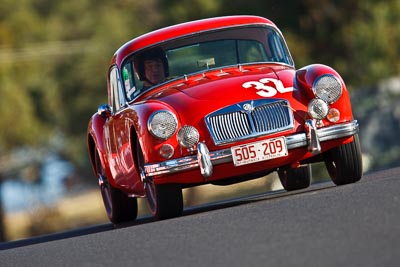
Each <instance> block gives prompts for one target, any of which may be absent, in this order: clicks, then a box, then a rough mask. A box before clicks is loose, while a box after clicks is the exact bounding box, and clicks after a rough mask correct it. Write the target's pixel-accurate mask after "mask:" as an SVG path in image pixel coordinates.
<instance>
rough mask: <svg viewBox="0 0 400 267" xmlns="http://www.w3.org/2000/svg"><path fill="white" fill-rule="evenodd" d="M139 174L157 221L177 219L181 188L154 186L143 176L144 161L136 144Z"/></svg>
mask: <svg viewBox="0 0 400 267" xmlns="http://www.w3.org/2000/svg"><path fill="white" fill-rule="evenodd" d="M136 152H137V161H138V166H139V172H140V175H141V177H142V180H143V181H144V189H145V192H146V197H147V202H148V204H149V208H150V211H151V213H152V215H153V216H154V217H155V218H156V219H157V220H163V219H168V218H173V217H178V216H180V215H181V214H182V212H183V196H182V188H181V187H180V185H178V184H160V185H156V184H155V183H154V180H153V178H152V177H145V175H144V159H143V153H142V150H141V148H140V144H139V143H138V142H137V143H136Z"/></svg>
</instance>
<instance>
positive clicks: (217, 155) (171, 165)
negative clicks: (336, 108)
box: [144, 120, 359, 176]
mask: <svg viewBox="0 0 400 267" xmlns="http://www.w3.org/2000/svg"><path fill="white" fill-rule="evenodd" d="M358 131H359V124H358V121H356V120H353V121H351V122H347V123H342V124H338V125H333V126H329V127H325V128H321V129H317V136H318V139H319V141H321V142H325V141H330V140H334V139H338V138H343V137H348V136H352V135H355V134H357V133H358ZM286 144H287V147H288V150H290V149H295V148H300V147H306V146H308V143H307V136H306V133H299V134H294V135H290V136H287V137H286ZM210 159H211V162H212V165H218V164H222V163H228V162H232V154H231V150H230V149H229V148H227V149H222V150H218V151H213V152H210ZM144 168H145V173H146V176H155V175H160V174H166V173H176V172H180V171H185V170H192V169H195V168H199V163H198V159H197V155H193V156H187V157H183V158H179V159H172V160H167V161H163V162H160V163H154V164H146V165H145V167H144Z"/></svg>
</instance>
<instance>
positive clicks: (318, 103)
mask: <svg viewBox="0 0 400 267" xmlns="http://www.w3.org/2000/svg"><path fill="white" fill-rule="evenodd" d="M328 110H329V107H328V104H326V102H325V101H323V100H322V99H318V98H314V99H313V100H311V101H310V103H309V104H308V113H309V114H310V116H311V117H312V118H313V119H317V120H322V119H323V118H325V117H326V115H328Z"/></svg>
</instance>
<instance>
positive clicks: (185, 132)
mask: <svg viewBox="0 0 400 267" xmlns="http://www.w3.org/2000/svg"><path fill="white" fill-rule="evenodd" d="M199 138H200V136H199V132H198V131H197V129H196V128H194V127H193V126H189V125H185V126H183V127H182V128H181V129H180V130H179V132H178V135H177V139H178V142H179V144H180V145H181V146H183V147H187V148H192V147H194V146H195V145H197V143H198V142H199Z"/></svg>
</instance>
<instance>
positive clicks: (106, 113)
mask: <svg viewBox="0 0 400 267" xmlns="http://www.w3.org/2000/svg"><path fill="white" fill-rule="evenodd" d="M97 114H99V115H100V116H101V117H103V118H105V119H107V118H108V117H110V116H111V108H110V106H109V105H107V104H102V105H100V106H99V107H98V108H97Z"/></svg>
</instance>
